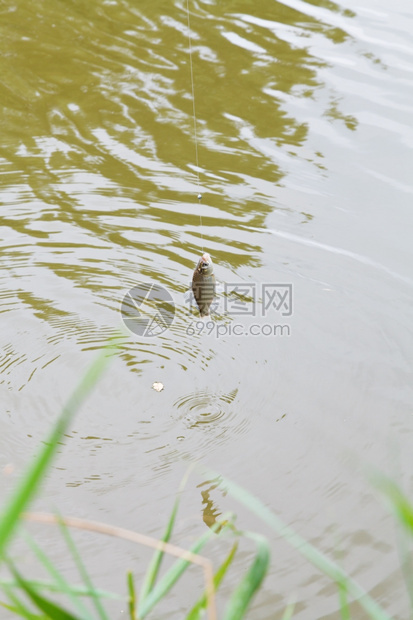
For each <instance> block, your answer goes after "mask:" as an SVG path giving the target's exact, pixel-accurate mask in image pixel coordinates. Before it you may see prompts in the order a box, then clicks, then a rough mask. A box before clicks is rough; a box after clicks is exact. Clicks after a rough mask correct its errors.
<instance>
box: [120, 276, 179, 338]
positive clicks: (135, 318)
mask: <svg viewBox="0 0 413 620" xmlns="http://www.w3.org/2000/svg"><path fill="white" fill-rule="evenodd" d="M121 313H122V318H123V322H124V323H125V325H126V327H127V328H128V329H129V330H130V331H131V332H133V333H134V334H136V335H137V336H145V337H152V336H159V335H160V334H162V333H163V332H165V331H166V330H167V329H168V328H169V327H170V326H171V325H172V322H173V320H174V317H175V304H174V301H173V299H172V296H171V294H170V293H169V291H168V290H167V289H166V288H164V287H163V286H160V285H159V284H150V283H145V282H144V283H142V284H139V285H138V286H135V287H134V288H132V289H131V290H130V291H128V292H127V293H126V295H125V297H124V298H123V301H122V306H121Z"/></svg>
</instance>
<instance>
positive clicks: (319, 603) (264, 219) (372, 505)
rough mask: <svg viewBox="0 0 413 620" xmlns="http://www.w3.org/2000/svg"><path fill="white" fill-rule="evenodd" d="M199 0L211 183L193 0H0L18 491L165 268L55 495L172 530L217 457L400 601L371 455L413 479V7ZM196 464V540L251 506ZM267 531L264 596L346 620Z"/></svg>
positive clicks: (89, 413) (320, 583) (68, 503)
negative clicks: (203, 281)
mask: <svg viewBox="0 0 413 620" xmlns="http://www.w3.org/2000/svg"><path fill="white" fill-rule="evenodd" d="M360 5H361V6H360ZM190 7H191V39H192V51H193V72H194V81H195V102H196V114H197V135H198V156H199V169H198V170H199V179H200V187H198V182H197V172H198V170H197V167H196V156H195V146H194V133H193V118H192V97H191V78H190V67H189V52H188V49H189V46H188V29H187V14H186V4H185V3H184V2H173V3H172V2H146V1H144V2H132V1H130V0H124V1H116V0H113V1H107V2H102V1H98V0H90V1H89V2H87V3H84V2H80V1H78V0H65V1H59V0H47V1H46V0H39V1H37V2H35V3H34V2H32V3H28V2H24V1H23V0H17V1H16V2H4V3H2V5H1V7H0V102H1V112H0V123H1V125H0V127H1V142H0V174H1V177H0V179H1V181H0V203H1V211H0V214H1V230H0V238H1V254H0V259H1V272H0V278H1V283H0V312H1V318H2V330H1V358H0V373H1V374H0V389H1V403H2V409H1V417H0V429H1V431H0V455H1V456H0V467H2V468H3V467H5V466H6V465H10V464H12V465H13V466H14V468H15V474H14V476H10V475H6V473H4V475H2V477H1V488H2V494H5V493H6V491H7V490H8V489H9V487H10V486H11V485H12V484H13V481H14V479H15V478H16V476H17V475H18V473H19V472H20V471H21V470H22V468H23V466H24V464H25V463H26V462H27V458H28V455H29V454H30V453H32V451H33V450H34V449H35V447H36V446H37V444H38V442H39V441H40V440H41V438H43V437H44V435H45V432H46V429H47V428H48V427H49V425H50V423H51V421H52V420H53V419H54V418H55V416H56V414H57V412H58V411H59V410H60V408H61V406H62V404H63V403H64V401H65V399H66V398H67V396H68V394H70V392H71V390H72V388H73V386H74V385H75V384H76V382H77V380H78V379H79V377H80V376H81V375H82V372H83V371H84V370H85V369H86V368H87V367H88V365H89V364H90V362H91V361H92V360H93V359H94V356H95V355H96V351H97V350H98V349H100V348H101V347H102V346H103V345H104V344H105V342H106V341H107V339H108V337H110V336H112V335H114V334H116V333H118V330H119V328H120V327H121V323H122V321H121V314H120V307H121V303H122V299H123V297H124V296H125V294H126V293H127V292H128V290H129V289H130V288H132V287H134V286H136V285H139V283H142V282H153V283H156V284H158V285H162V286H164V287H165V288H166V289H167V290H168V291H169V292H170V293H171V295H172V296H173V300H174V303H175V319H174V322H173V324H172V326H171V327H170V328H169V329H168V330H166V331H164V332H163V333H160V334H159V335H155V336H153V337H144V336H138V335H136V334H133V333H130V334H128V335H127V336H125V337H123V338H121V339H120V343H121V355H120V356H119V358H118V359H115V360H114V361H113V364H112V366H111V368H110V371H109V372H108V373H107V375H106V376H105V378H104V380H103V381H102V382H101V384H100V385H99V388H98V389H97V390H96V391H95V393H94V394H93V396H92V397H91V398H90V399H89V401H88V403H87V404H86V405H85V407H84V408H83V410H82V413H81V415H79V416H78V418H77V419H76V421H75V423H74V425H73V430H72V432H71V433H70V435H69V436H68V437H67V441H66V445H65V447H64V449H62V454H61V455H60V457H59V460H58V462H57V464H56V467H55V468H54V470H53V473H52V476H51V477H50V480H49V482H48V484H47V485H46V488H45V489H44V492H43V495H42V498H41V500H39V502H38V506H39V507H41V508H44V509H50V508H54V507H58V508H59V510H60V511H61V512H63V513H66V514H73V515H77V516H83V517H88V518H95V519H100V520H103V521H106V522H110V523H114V524H117V525H121V526H125V527H130V528H132V529H136V530H140V531H143V532H145V533H148V534H153V535H159V534H160V532H161V531H162V527H163V525H164V523H165V519H166V516H165V515H166V514H167V513H168V511H169V509H170V507H171V505H172V501H173V497H174V493H175V490H176V489H177V487H178V484H179V481H180V479H181V476H182V475H183V473H184V471H185V468H186V463H187V462H188V461H192V460H193V459H196V458H201V459H202V460H203V462H205V463H207V464H209V465H211V466H213V467H214V468H216V469H218V470H219V471H222V472H223V473H224V474H226V475H227V476H229V477H232V478H233V479H235V480H237V481H238V482H240V483H242V484H243V485H244V486H245V487H247V488H249V489H251V490H253V491H254V492H255V493H256V494H257V495H258V496H259V497H260V498H261V499H262V500H263V501H265V502H266V503H267V505H269V506H271V507H272V508H273V509H274V510H275V511H276V512H277V513H278V514H280V515H281V516H282V518H283V519H285V521H287V522H288V523H289V524H291V525H293V526H294V527H295V528H296V529H297V530H298V531H299V532H300V533H301V534H302V535H303V536H305V537H306V538H308V539H309V540H310V541H312V542H313V543H314V544H316V545H317V546H318V547H319V548H321V549H322V550H323V551H325V552H327V553H328V554H331V555H332V556H333V557H336V555H335V554H336V553H337V549H340V550H341V556H340V557H341V562H342V565H343V566H344V568H346V570H348V571H349V572H350V573H351V574H352V575H354V576H355V577H357V579H358V580H359V581H360V583H361V584H362V585H363V587H364V588H365V589H366V590H367V591H368V592H370V593H371V594H372V595H373V596H374V597H376V598H377V599H378V600H379V602H381V603H382V604H383V605H384V606H385V607H386V609H387V610H388V612H389V613H391V614H394V615H395V616H396V617H406V614H407V599H406V597H405V595H404V592H403V584H402V579H401V576H400V574H399V571H398V566H399V561H398V558H397V554H396V552H395V545H394V532H393V524H392V519H391V517H389V516H388V514H387V512H386V510H385V508H383V507H382V505H381V503H380V499H379V497H378V496H376V494H375V492H374V490H373V489H372V487H371V485H370V483H369V481H368V479H367V475H366V466H371V465H373V466H375V467H378V468H380V469H381V470H384V471H385V472H390V473H392V474H397V475H398V476H399V477H400V478H401V480H402V482H403V483H404V484H405V485H406V488H407V489H409V488H410V489H411V487H412V481H413V478H412V475H411V472H412V471H413V470H412V459H411V439H412V430H413V421H412V415H411V414H412V381H411V353H412V320H411V299H412V292H413V276H412V266H413V250H412V248H413V244H412V241H411V238H412V235H411V230H412V228H411V227H412V223H413V214H412V193H413V190H412V185H411V169H412V156H411V152H412V151H411V148H412V144H413V133H412V126H413V110H412V96H413V90H412V87H413V75H412V57H413V48H412V46H411V32H412V29H413V9H412V6H411V2H410V0H396V1H395V2H392V3H391V5H388V3H387V2H384V0H374V1H373V0H366V1H364V2H362V3H356V2H355V1H354V0H346V1H341V0H340V2H338V3H335V2H331V1H329V0H328V1H327V0H319V1H315V0H314V1H310V0H308V1H304V0H288V1H287V2H285V3H282V2H277V1H275V0H273V1H270V0H259V1H258V2H250V1H249V0H239V1H238V2H235V1H232V0H231V1H230V0H228V1H227V2H223V1H222V0H209V1H203V2H196V3H194V2H192V0H191V2H190ZM199 189H200V190H201V192H202V194H203V199H202V201H201V204H199V203H198V200H197V198H196V196H197V193H198V191H199ZM200 214H201V215H202V228H201V226H200V217H199V215H200ZM202 248H204V249H205V250H206V251H208V252H209V253H210V254H211V256H212V257H213V260H214V263H215V273H216V277H217V279H218V280H219V282H220V293H219V297H218V303H217V309H216V314H215V318H214V323H213V324H212V326H210V327H208V328H206V327H205V329H204V330H203V332H202V333H199V326H197V324H196V323H195V321H196V316H194V315H191V314H190V312H189V309H188V297H187V295H186V293H185V292H186V291H187V289H188V285H189V282H190V279H191V277H192V271H193V269H194V267H195V264H196V261H197V259H198V257H199V255H200V253H201V251H202ZM263 285H266V286H267V288H266V289H263V288H262V287H263ZM275 285H276V286H275ZM290 285H291V288H288V287H289V286H290ZM277 287H278V288H277ZM235 289H237V291H238V293H239V294H240V295H241V297H240V296H239V295H238V297H237V296H236V295H234V290H235ZM241 289H242V290H241ZM286 290H287V291H289V292H288V300H289V305H288V307H287V306H286V305H285V304H281V299H282V295H284V294H285V291H286ZM231 291H232V293H231ZM269 291H270V292H271V291H272V293H273V294H275V293H276V296H275V297H273V298H272V299H273V301H275V306H274V305H272V304H267V303H266V300H267V301H268V299H269V297H268V294H269ZM277 291H278V293H277ZM280 291H281V296H280V293H279V292H280ZM291 309H292V313H291V312H290V311H291ZM234 326H238V327H237V328H236V329H235V330H234ZM252 326H255V327H254V328H252ZM275 326H278V328H275ZM281 326H284V330H283V331H282V330H281ZM194 332H195V333H194ZM207 332H210V333H207ZM234 332H235V333H234ZM253 332H254V333H253ZM274 332H275V335H274ZM241 333H242V334H243V335H240V334H241ZM255 334H256V335H255ZM155 381H159V382H162V383H163V384H164V386H165V389H164V390H163V391H162V392H160V393H157V392H156V391H154V390H153V389H152V384H153V382H155ZM395 462H396V464H394V463H395ZM6 471H9V469H7V470H6ZM201 482H202V481H201V480H199V479H197V478H196V476H195V477H194V478H193V479H191V481H190V483H189V485H188V490H187V492H186V494H185V498H184V509H183V514H182V520H181V523H180V526H179V529H178V532H177V538H176V541H175V542H178V543H180V544H182V545H183V546H186V545H188V544H190V542H191V541H192V539H193V536H195V535H196V534H197V533H199V531H202V527H204V526H203V521H202V519H203V517H204V518H206V520H207V517H208V514H209V512H211V511H212V512H214V511H215V512H220V511H223V510H226V509H227V508H235V509H236V510H238V508H237V507H236V506H234V504H232V503H231V502H230V500H229V499H228V498H224V497H222V495H221V494H220V493H219V492H218V491H216V490H214V489H213V488H212V489H211V490H210V491H208V485H206V486H205V485H204V486H198V485H199V484H201ZM203 512H205V514H203ZM239 512H240V521H241V523H244V522H245V523H248V524H249V525H250V526H251V527H260V526H258V525H257V523H255V522H253V520H252V519H251V517H248V516H247V515H245V514H244V512H243V511H241V510H239ZM244 520H245V521H244ZM84 545H85V547H88V548H89V549H91V548H93V542H92V541H91V540H89V539H88V538H86V539H85V541H84ZM273 548H274V557H273V564H272V569H271V573H270V575H269V577H268V579H267V581H266V584H265V586H264V588H263V590H262V591H261V592H260V594H259V596H258V597H257V599H256V601H255V605H254V607H253V610H252V612H251V618H254V619H257V620H267V619H268V620H269V619H273V618H274V619H277V618H281V617H282V613H283V610H284V608H285V605H286V603H287V601H288V599H289V596H290V594H291V593H293V594H295V596H296V599H297V609H296V615H295V618H297V620H307V619H308V620H310V619H313V618H329V619H330V618H331V619H333V618H338V611H337V609H338V603H337V595H336V592H335V589H334V588H333V587H331V586H330V585H329V584H328V582H327V580H325V579H324V578H323V577H321V576H320V575H319V574H318V572H317V571H316V570H315V569H313V568H312V567H311V566H309V565H308V564H307V563H306V562H305V561H304V560H303V559H301V558H300V557H299V556H298V555H297V554H296V553H295V552H293V551H291V550H290V549H289V548H288V547H287V546H286V544H285V543H283V542H281V541H278V540H274V541H273ZM93 557H94V558H95V568H96V573H97V575H98V578H99V577H100V578H101V581H103V582H105V580H106V583H109V584H111V582H112V579H113V572H114V571H115V572H119V574H123V573H124V571H125V570H126V568H129V567H130V566H128V567H126V568H125V565H124V549H120V548H116V551H114V552H111V555H110V559H108V557H107V555H106V556H105V548H102V549H100V550H99V551H96V550H95V549H94V550H93ZM133 557H134V561H135V560H136V566H137V567H138V568H137V569H136V572H137V574H139V570H140V569H141V568H142V566H141V564H140V555H139V553H138V552H136V555H135V556H133ZM66 561H67V560H66V559H64V560H63V559H62V562H66ZM139 567H140V568H139ZM242 570H243V566H242V565H239V567H238V568H237V569H236V571H235V573H234V576H233V578H234V579H235V577H236V576H237V575H238V573H241V572H242ZM230 585H231V583H230V582H229V583H228V587H230ZM187 594H188V592H187V590H185V589H184V590H183V591H182V592H180V593H179V592H178V593H177V594H175V595H172V596H171V598H170V599H169V603H168V604H169V605H170V607H169V609H167V611H165V617H168V618H171V617H172V611H176V614H175V615H174V616H173V617H177V618H179V617H182V610H183V609H185V608H186V606H187ZM191 600H192V599H191ZM355 613H356V616H355V617H357V618H363V617H364V616H363V614H362V612H361V610H360V609H359V608H355ZM119 614H120V611H119ZM120 617H123V616H122V615H120ZM159 617H160V616H159Z"/></svg>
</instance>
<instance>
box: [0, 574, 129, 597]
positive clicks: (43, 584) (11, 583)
mask: <svg viewBox="0 0 413 620" xmlns="http://www.w3.org/2000/svg"><path fill="white" fill-rule="evenodd" d="M26 583H28V584H29V585H30V586H32V588H34V589H35V590H40V591H41V590H45V591H49V592H61V589H60V588H59V586H58V585H56V583H51V582H50V581H43V580H41V579H26ZM0 587H1V588H3V589H5V588H7V587H9V588H12V589H15V588H19V587H20V586H19V584H18V583H17V581H16V580H13V579H0ZM70 588H71V590H72V591H73V592H74V594H76V595H77V596H89V597H90V596H91V591H90V589H89V588H86V587H85V586H79V585H70ZM95 592H97V594H98V596H99V597H100V598H107V599H111V600H114V601H123V600H124V597H123V596H120V595H119V594H116V593H115V592H108V591H107V590H100V589H99V590H97V589H95Z"/></svg>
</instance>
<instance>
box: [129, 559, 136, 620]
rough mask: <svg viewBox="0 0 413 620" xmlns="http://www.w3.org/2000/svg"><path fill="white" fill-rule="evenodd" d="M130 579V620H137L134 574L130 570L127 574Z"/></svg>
mask: <svg viewBox="0 0 413 620" xmlns="http://www.w3.org/2000/svg"><path fill="white" fill-rule="evenodd" d="M127 579H128V592H129V601H128V603H129V615H130V620H137V618H136V592H135V584H134V581H133V575H132V573H131V571H128V575H127Z"/></svg>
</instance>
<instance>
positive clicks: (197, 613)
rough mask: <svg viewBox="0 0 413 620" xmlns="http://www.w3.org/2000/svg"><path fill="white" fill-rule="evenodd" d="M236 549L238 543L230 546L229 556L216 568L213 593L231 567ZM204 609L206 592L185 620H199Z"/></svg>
mask: <svg viewBox="0 0 413 620" xmlns="http://www.w3.org/2000/svg"><path fill="white" fill-rule="evenodd" d="M237 549H238V543H235V545H233V546H232V548H231V551H230V552H229V554H228V555H227V557H226V558H225V560H224V561H223V563H222V564H221V566H220V567H219V568H218V570H217V572H216V573H215V575H214V588H215V591H217V590H218V588H219V586H220V585H221V581H222V580H223V578H224V577H225V575H226V573H227V570H228V568H229V567H230V566H231V564H232V561H233V559H234V557H235V553H236V551H237ZM206 607H207V595H206V592H204V594H203V595H202V597H201V598H200V599H199V601H198V602H197V603H195V605H194V606H193V608H192V609H191V611H190V612H189V614H188V615H187V616H186V619H185V620H199V619H200V618H201V617H202V614H203V613H204V611H205V609H206Z"/></svg>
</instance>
